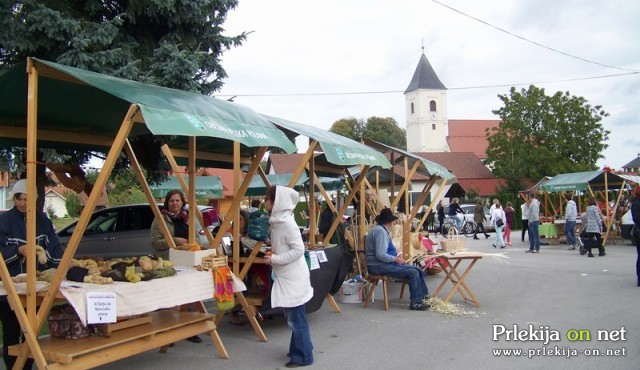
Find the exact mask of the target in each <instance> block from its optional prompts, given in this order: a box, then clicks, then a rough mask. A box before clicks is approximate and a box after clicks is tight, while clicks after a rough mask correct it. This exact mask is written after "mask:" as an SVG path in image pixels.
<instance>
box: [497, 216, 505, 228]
mask: <svg viewBox="0 0 640 370" xmlns="http://www.w3.org/2000/svg"><path fill="white" fill-rule="evenodd" d="M496 226H497V227H502V226H504V221H502V219H501V218H499V219H497V220H496Z"/></svg>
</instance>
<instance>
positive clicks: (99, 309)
mask: <svg viewBox="0 0 640 370" xmlns="http://www.w3.org/2000/svg"><path fill="white" fill-rule="evenodd" d="M116 321H117V315H116V294H115V293H113V292H105V293H100V292H89V293H87V323H89V324H106V323H110V322H116Z"/></svg>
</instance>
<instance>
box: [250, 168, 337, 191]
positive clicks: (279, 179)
mask: <svg viewBox="0 0 640 370" xmlns="http://www.w3.org/2000/svg"><path fill="white" fill-rule="evenodd" d="M266 177H267V180H268V181H269V184H271V185H281V186H290V183H291V178H292V177H293V174H292V173H278V174H269V175H266ZM318 179H319V180H320V183H321V184H322V187H323V188H324V189H325V190H328V191H337V190H340V189H342V188H343V187H344V181H343V180H342V179H340V178H338V179H336V178H332V177H322V176H321V177H319V178H318ZM293 188H294V189H296V190H299V191H303V190H304V191H309V190H308V189H309V178H308V176H307V175H306V174H304V173H303V174H301V175H300V176H299V177H298V180H296V182H295V183H294V184H293ZM316 190H318V187H316ZM266 191H267V186H266V185H265V183H264V180H262V179H261V178H259V177H254V178H253V179H252V180H251V183H250V184H249V188H248V189H247V192H246V193H245V195H247V196H259V195H264V194H265V192H266Z"/></svg>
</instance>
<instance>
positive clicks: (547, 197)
mask: <svg viewBox="0 0 640 370" xmlns="http://www.w3.org/2000/svg"><path fill="white" fill-rule="evenodd" d="M583 174H586V176H587V179H586V181H581V183H586V194H588V195H589V196H592V197H595V198H596V199H600V200H603V201H604V203H605V208H604V213H603V210H602V209H601V208H600V207H598V209H599V210H600V215H601V216H602V219H603V221H604V224H605V228H606V230H605V233H604V237H603V238H602V244H603V245H606V242H607V239H608V238H609V235H610V233H611V226H612V225H613V224H614V223H616V220H615V214H616V211H617V210H618V207H619V206H620V200H621V199H622V190H624V189H625V187H626V185H627V182H628V180H627V179H626V178H623V177H619V176H617V175H615V174H612V173H609V172H607V171H590V172H584V173H575V174H571V173H570V174H561V175H558V176H570V175H583ZM600 176H602V180H599V181H596V180H597V179H599V177H600ZM609 177H612V178H611V179H609ZM553 182H554V178H552V179H551V180H549V181H547V182H545V183H544V184H542V185H540V187H539V188H538V189H537V192H538V194H542V195H543V196H544V199H543V202H541V203H542V204H543V209H544V216H545V217H547V218H551V219H552V220H555V215H560V214H563V211H564V206H565V205H566V200H565V198H564V194H566V193H568V192H571V193H573V192H574V191H575V190H579V191H582V192H585V190H582V189H566V188H565V189H563V187H567V186H570V185H564V184H563V185H559V187H560V188H561V189H562V190H557V191H553V190H549V189H552V188H553V186H555V185H554V183H553ZM611 184H616V185H617V184H619V185H620V187H619V188H616V189H610V188H609V187H610V185H611ZM600 187H601V189H599V188H600ZM545 188H547V189H545ZM594 189H595V190H594ZM610 191H618V195H617V196H616V197H615V202H614V206H613V207H611V206H610V205H609V192H610ZM552 194H557V195H558V196H557V199H551V195H552ZM520 196H521V197H522V198H523V200H524V199H526V198H525V196H524V194H523V193H521V194H520ZM582 201H583V199H582V198H581V197H578V199H577V206H578V214H580V213H582V212H583V210H586V205H584V204H582ZM556 202H557V203H556ZM556 206H557V208H556ZM549 208H550V209H551V211H552V213H551V215H549V213H548V212H549ZM610 215H613V216H610Z"/></svg>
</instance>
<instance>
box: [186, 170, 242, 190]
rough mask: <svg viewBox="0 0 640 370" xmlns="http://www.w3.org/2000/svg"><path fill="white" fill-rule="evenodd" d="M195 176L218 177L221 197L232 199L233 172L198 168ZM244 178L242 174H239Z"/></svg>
mask: <svg viewBox="0 0 640 370" xmlns="http://www.w3.org/2000/svg"><path fill="white" fill-rule="evenodd" d="M196 176H219V177H220V179H221V180H222V195H223V196H225V197H233V195H234V193H235V192H234V190H233V170H230V169H224V168H200V169H198V172H196ZM241 176H242V177H243V178H244V172H241Z"/></svg>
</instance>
